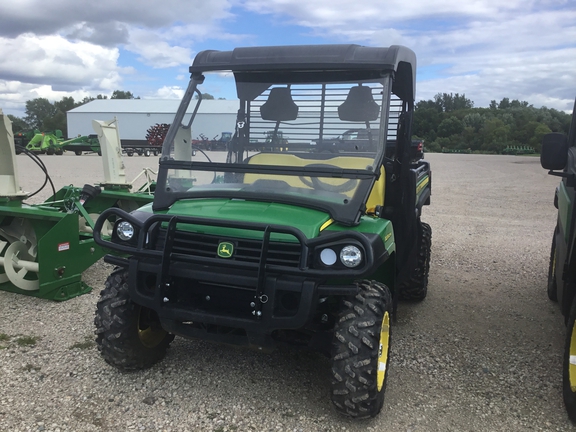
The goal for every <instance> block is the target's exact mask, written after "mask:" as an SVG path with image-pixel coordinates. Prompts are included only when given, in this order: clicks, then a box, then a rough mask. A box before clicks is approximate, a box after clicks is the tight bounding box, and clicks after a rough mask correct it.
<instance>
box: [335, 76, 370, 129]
mask: <svg viewBox="0 0 576 432" xmlns="http://www.w3.org/2000/svg"><path fill="white" fill-rule="evenodd" d="M379 112H380V107H379V106H378V104H377V103H376V102H375V101H374V98H373V97H372V89H371V88H370V87H367V86H362V85H358V86H356V87H352V88H351V89H350V91H349V92H348V96H346V100H345V101H344V102H343V103H342V105H340V106H339V107H338V117H339V118H340V120H342V121H351V122H368V121H374V120H376V119H377V118H378V114H379Z"/></svg>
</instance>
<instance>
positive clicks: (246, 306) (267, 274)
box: [95, 45, 431, 418]
mask: <svg viewBox="0 0 576 432" xmlns="http://www.w3.org/2000/svg"><path fill="white" fill-rule="evenodd" d="M190 73H191V80H190V84H189V86H188V88H187V90H186V93H185V96H184V98H183V100H182V103H181V105H180V107H179V109H178V111H177V113H176V117H175V119H174V121H173V122H172V125H171V127H170V130H169V131H168V134H167V136H166V139H165V141H164V144H163V149H162V156H161V158H160V167H159V173H158V180H157V187H156V192H155V196H154V201H153V203H152V204H150V205H146V206H144V207H142V208H140V209H138V210H137V211H133V212H131V213H127V212H124V211H122V210H120V209H110V210H107V211H105V212H103V213H102V214H101V216H100V218H99V219H98V220H97V222H96V226H95V239H96V242H97V243H98V244H100V245H102V246H105V247H107V248H110V249H112V250H115V251H116V252H119V253H123V254H125V255H127V257H119V256H117V255H116V256H108V257H107V258H106V261H107V262H109V263H111V264H114V265H116V266H117V267H118V268H117V269H116V270H115V271H114V272H113V273H112V274H111V276H110V277H109V278H108V280H107V282H106V286H105V289H104V290H103V291H102V293H101V297H100V300H99V302H98V305H97V311H96V318H95V325H96V334H97V339H96V340H97V344H98V348H99V350H100V352H101V354H102V356H103V357H104V359H105V360H106V361H107V362H108V363H110V364H112V365H114V366H116V367H118V368H120V369H122V370H134V369H140V368H146V367H149V366H151V365H152V364H154V363H155V362H157V361H159V360H160V359H162V358H163V357H164V355H165V353H166V349H167V348H168V345H169V344H170V342H171V341H172V340H173V338H174V335H179V336H183V337H187V338H198V339H204V340H209V341H215V342H220V343H223V344H234V345H242V346H247V347H254V348H257V349H263V350H264V349H272V348H273V347H274V346H276V345H278V344H285V343H288V344H293V345H298V346H302V347H311V348H314V349H317V350H319V351H320V352H322V353H324V354H326V355H327V356H329V357H331V359H332V379H331V395H332V402H333V403H334V406H335V407H336V409H337V411H339V412H340V413H342V414H344V415H347V416H351V417H354V418H363V417H372V416H375V415H377V414H378V413H379V412H380V410H381V408H382V404H383V400H384V389H385V386H386V376H387V373H386V371H387V368H388V365H389V354H390V325H391V324H392V317H393V315H394V313H395V310H396V305H397V301H398V300H399V299H408V300H415V301H417V300H422V299H424V297H425V296H426V292H427V284H428V269H429V259H430V245H431V230H430V226H429V225H427V224H426V223H424V222H422V221H421V220H420V216H421V212H422V207H423V206H424V205H427V204H429V202H430V191H431V176H430V174H431V173H430V165H429V164H428V163H427V162H426V161H424V160H418V161H413V160H412V158H411V156H410V146H411V127H412V115H413V111H414V86H415V74H416V58H415V55H414V53H413V52H412V51H411V50H409V49H408V48H405V47H402V46H391V47H389V48H373V47H364V46H359V45H312V46H277V47H251V48H236V49H234V50H233V51H203V52H201V53H199V54H198V55H197V56H196V58H195V60H194V63H193V65H192V66H191V67H190ZM226 76H229V77H230V78H232V77H233V78H234V82H235V85H236V91H237V97H238V112H237V117H236V120H235V123H234V124H233V125H225V124H222V125H221V126H222V130H225V129H227V128H228V127H232V128H233V129H234V134H233V136H232V139H231V140H230V142H229V143H228V144H227V152H226V153H222V152H220V153H217V152H204V151H202V152H200V154H197V155H196V156H195V157H192V148H191V146H190V142H191V131H192V130H193V129H194V128H198V129H200V127H198V126H197V125H195V121H196V117H195V115H194V114H192V115H191V116H188V115H187V114H186V113H187V112H193V113H196V112H198V110H199V107H200V105H201V104H202V93H203V90H202V88H201V86H202V84H203V83H204V81H205V80H208V81H210V82H216V83H218V82H220V84H218V85H219V86H222V85H223V84H222V83H221V80H222V79H223V77H226ZM195 96H196V98H195ZM190 104H192V105H193V106H192V107H190V109H189V105H190ZM350 129H365V130H371V131H373V132H374V133H372V134H367V136H368V137H372V139H374V145H372V146H363V147H359V148H357V149H356V148H353V147H352V148H346V149H344V148H342V149H338V151H336V152H319V151H317V148H316V147H317V146H316V145H315V143H317V142H319V140H322V139H323V137H325V136H326V137H330V136H338V135H341V134H342V133H344V132H345V131H347V130H350ZM280 133H282V135H281V136H280ZM262 136H266V137H268V138H269V139H270V140H271V142H275V140H276V139H282V140H284V141H283V143H282V145H281V146H265V147H264V148H262V146H261V145H259V144H258V143H257V142H258V138H260V139H261V137H262ZM286 137H289V138H288V139H286ZM376 137H379V138H376ZM369 139H370V138H369ZM387 145H389V146H394V148H395V151H394V152H390V153H388V152H387V151H386V148H387ZM388 154H389V156H388ZM107 223H111V224H113V225H112V226H113V229H112V233H111V235H110V236H106V235H105V233H100V228H101V227H103V226H105V225H106V224H107Z"/></svg>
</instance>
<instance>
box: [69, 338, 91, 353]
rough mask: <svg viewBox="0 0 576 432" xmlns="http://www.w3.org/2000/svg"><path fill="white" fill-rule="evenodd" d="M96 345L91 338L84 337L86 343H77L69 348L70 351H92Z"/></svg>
mask: <svg viewBox="0 0 576 432" xmlns="http://www.w3.org/2000/svg"><path fill="white" fill-rule="evenodd" d="M94 345H96V343H95V342H94V340H93V339H92V337H91V336H85V337H84V342H76V343H75V344H74V345H70V346H69V347H68V349H81V350H85V349H90V348H92V347H93V346H94Z"/></svg>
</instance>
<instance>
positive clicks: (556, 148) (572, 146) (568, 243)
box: [540, 101, 576, 423]
mask: <svg viewBox="0 0 576 432" xmlns="http://www.w3.org/2000/svg"><path fill="white" fill-rule="evenodd" d="M540 162H541V163H542V167H543V168H545V169H547V170H550V171H549V173H548V174H551V175H555V176H558V177H561V181H560V184H559V185H558V187H557V188H556V194H555V196H554V206H555V207H556V208H557V209H558V222H557V224H556V228H555V230H554V235H553V237H552V248H551V251H550V265H549V268H548V297H549V298H550V300H553V301H557V302H558V303H559V304H560V310H561V311H562V314H563V315H564V318H565V321H566V323H567V326H568V331H567V332H566V344H565V348H564V366H563V380H562V381H563V393H564V404H565V405H566V410H567V411H568V416H569V417H570V419H571V420H572V421H573V422H575V423H576V247H575V246H576V241H575V240H576V208H575V206H576V101H574V110H573V112H572V124H571V125H570V133H569V136H566V135H564V134H561V133H551V134H547V135H545V136H544V138H543V139H542V151H541V153H540Z"/></svg>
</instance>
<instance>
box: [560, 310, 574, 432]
mask: <svg viewBox="0 0 576 432" xmlns="http://www.w3.org/2000/svg"><path fill="white" fill-rule="evenodd" d="M575 326H576V300H575V301H573V302H572V307H571V308H570V315H569V316H568V327H567V328H566V342H565V345H564V362H563V363H564V364H563V366H562V393H563V395H564V405H565V406H566V411H567V413H568V417H569V418H570V420H572V422H574V423H576V360H572V362H574V364H572V363H571V361H570V358H572V359H576V328H575Z"/></svg>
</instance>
